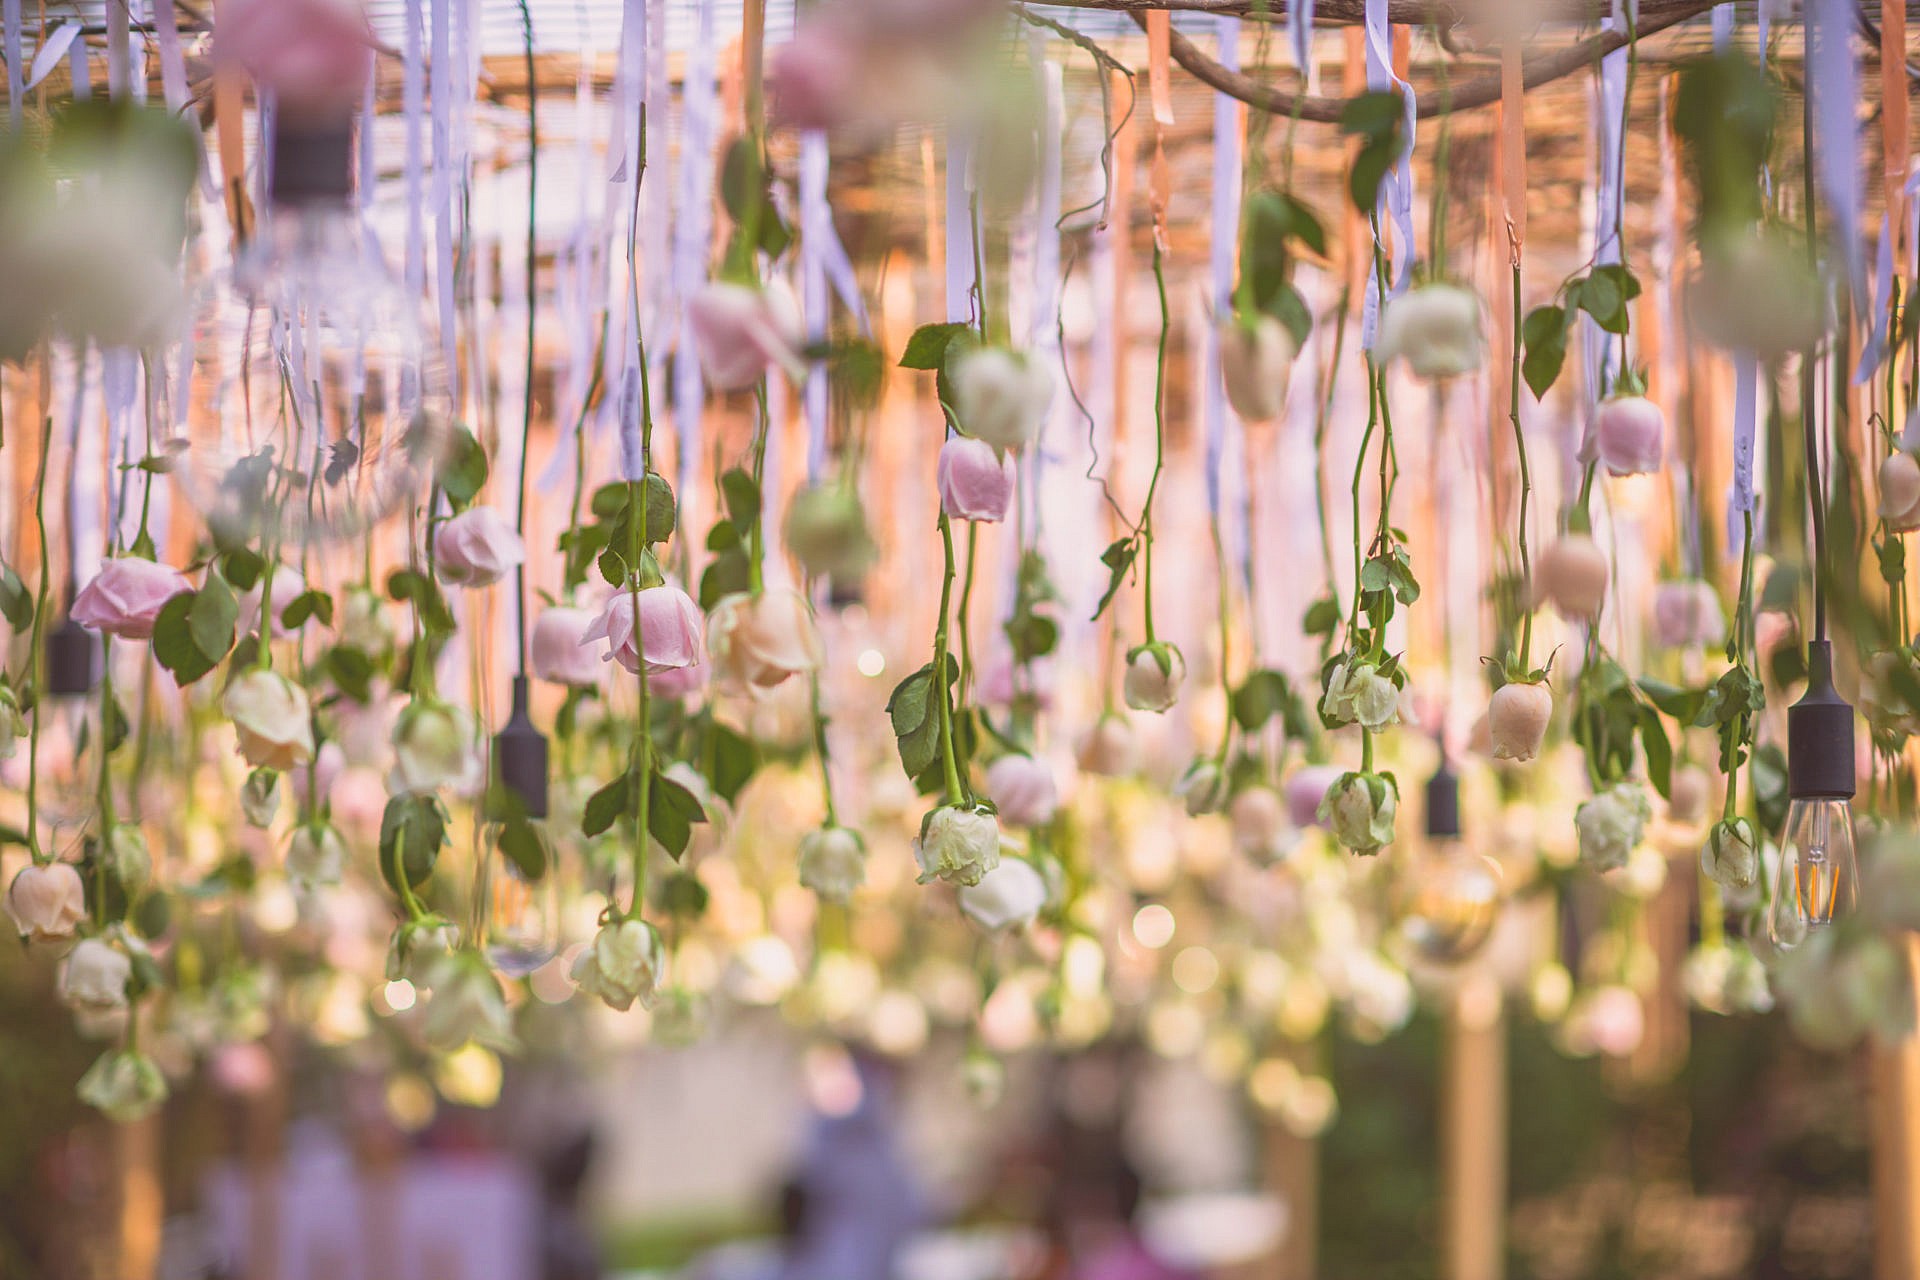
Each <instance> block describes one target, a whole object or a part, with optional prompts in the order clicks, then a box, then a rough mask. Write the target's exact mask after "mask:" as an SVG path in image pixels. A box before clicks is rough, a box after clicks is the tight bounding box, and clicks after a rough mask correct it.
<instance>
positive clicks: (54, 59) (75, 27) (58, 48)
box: [24, 22, 80, 97]
mask: <svg viewBox="0 0 1920 1280" xmlns="http://www.w3.org/2000/svg"><path fill="white" fill-rule="evenodd" d="M79 34H80V24H79V23H77V22H63V23H61V24H60V25H59V26H57V27H55V28H54V29H53V34H52V35H50V36H48V37H47V38H46V39H45V40H42V41H41V42H40V47H39V48H38V49H36V50H35V51H34V54H33V61H32V62H31V63H30V64H28V66H27V83H26V85H25V86H24V87H26V88H28V89H31V88H33V87H34V86H36V85H38V84H39V83H40V82H41V81H42V80H45V79H46V78H47V77H48V76H49V75H51V74H53V69H54V68H55V67H57V66H59V65H60V59H62V58H64V57H66V56H67V50H68V49H71V48H72V47H73V38H74V37H75V36H77V35H79ZM75 96H76V97H77V96H78V95H75Z"/></svg>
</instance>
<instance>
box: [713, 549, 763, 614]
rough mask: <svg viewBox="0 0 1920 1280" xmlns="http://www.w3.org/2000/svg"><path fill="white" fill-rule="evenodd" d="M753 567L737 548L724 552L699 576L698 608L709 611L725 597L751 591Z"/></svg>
mask: <svg viewBox="0 0 1920 1280" xmlns="http://www.w3.org/2000/svg"><path fill="white" fill-rule="evenodd" d="M752 586H753V566H752V564H751V563H750V562H749V561H748V560H747V555H746V552H744V551H741V550H740V549H739V548H737V547H736V548H734V549H733V550H731V551H727V552H724V553H723V554H721V555H719V556H717V557H716V558H715V559H714V561H713V563H711V564H709V565H708V566H707V568H706V572H704V573H702V574H701V575H700V608H701V609H703V610H707V611H711V610H712V609H713V607H714V606H715V605H717V604H719V603H720V602H721V601H722V600H724V599H725V598H726V597H728V596H731V595H738V594H739V593H740V592H742V591H747V590H750V589H752Z"/></svg>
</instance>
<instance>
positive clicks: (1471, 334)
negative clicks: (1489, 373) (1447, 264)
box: [1373, 280, 1487, 378]
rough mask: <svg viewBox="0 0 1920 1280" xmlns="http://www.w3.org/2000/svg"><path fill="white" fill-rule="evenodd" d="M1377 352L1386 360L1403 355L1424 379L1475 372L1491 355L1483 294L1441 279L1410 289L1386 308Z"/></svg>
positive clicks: (1382, 359)
mask: <svg viewBox="0 0 1920 1280" xmlns="http://www.w3.org/2000/svg"><path fill="white" fill-rule="evenodd" d="M1373 353H1374V358H1375V359H1376V360H1378V361H1379V363H1380V364H1382V365H1386V364H1389V363H1391V362H1392V361H1393V360H1394V359H1395V358H1396V357H1403V358H1404V359H1405V360H1406V362H1407V367H1408V368H1410V369H1412V370H1413V372H1414V373H1415V375H1416V376H1418V377H1422V378H1451V377H1455V376H1457V375H1459V374H1463V373H1471V372H1472V371H1473V370H1475V369H1478V368H1479V367H1480V366H1481V365H1482V364H1484V363H1485V362H1486V358H1487V346H1486V338H1485V336H1484V335H1483V334H1482V333H1481V329H1480V298H1479V296H1478V295H1477V294H1475V293H1474V292H1473V291H1472V290H1470V289H1463V288H1461V287H1460V286H1459V285H1457V284H1448V283H1446V282H1444V281H1438V280H1436V281H1433V282H1432V283H1429V284H1423V285H1420V286H1419V287H1418V288H1414V289H1410V290H1408V291H1407V292H1406V293H1403V294H1401V295H1400V296H1399V297H1398V298H1394V299H1392V300H1390V301H1389V302H1388V303H1387V305H1386V309H1385V310H1384V311H1383V312H1382V313H1381V316H1380V333H1379V336H1378V337H1377V339H1376V340H1375V342H1374V351H1373Z"/></svg>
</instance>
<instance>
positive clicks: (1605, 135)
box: [1579, 49, 1628, 462]
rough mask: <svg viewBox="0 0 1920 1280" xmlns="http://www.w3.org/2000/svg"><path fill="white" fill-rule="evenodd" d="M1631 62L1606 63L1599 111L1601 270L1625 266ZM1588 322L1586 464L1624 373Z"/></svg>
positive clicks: (1597, 255)
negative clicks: (1600, 411) (1602, 407)
mask: <svg viewBox="0 0 1920 1280" xmlns="http://www.w3.org/2000/svg"><path fill="white" fill-rule="evenodd" d="M1627 56H1628V55H1627V51H1626V50H1625V49H1617V50H1615V51H1614V52H1612V53H1610V54H1608V55H1607V56H1606V57H1605V58H1602V59H1601V61H1600V92H1599V96H1598V99H1597V101H1596V104H1595V108H1594V109H1595V111H1596V112H1597V113H1598V115H1599V129H1598V133H1599V138H1600V176H1599V181H1598V183H1597V184H1596V187H1595V194H1594V225H1593V245H1594V248H1593V261H1594V262H1595V264H1596V265H1600V266H1611V265H1614V264H1617V263H1619V262H1620V261H1622V255H1621V248H1622V245H1621V222H1620V220H1621V204H1622V195H1623V193H1624V191H1625V186H1626V176H1625V172H1624V170H1623V168H1622V164H1623V162H1624V158H1625V152H1626V146H1625V139H1624V138H1623V137H1622V136H1621V131H1620V124H1621V120H1620V113H1621V108H1622V106H1623V104H1624V103H1625V101H1626V96H1627ZM1584 322H1585V323H1584V327H1583V328H1582V330H1581V343H1582V350H1583V352H1584V354H1585V356H1586V369H1587V414H1586V421H1585V426H1584V430H1583V432H1582V434H1581V444H1580V450H1579V458H1580V460H1581V461H1582V462H1586V461H1589V460H1591V458H1592V452H1593V420H1594V410H1595V409H1596V408H1597V407H1598V406H1599V403H1600V398H1601V396H1603V395H1604V394H1605V393H1606V390H1607V387H1608V386H1609V384H1610V383H1611V381H1612V378H1611V376H1610V375H1611V374H1613V373H1615V372H1619V371H1616V370H1614V368H1613V357H1614V351H1615V346H1616V344H1617V342H1618V338H1617V337H1616V336H1615V335H1613V334H1610V333H1608V332H1607V331H1606V330H1604V329H1602V328H1601V327H1600V326H1599V325H1598V324H1597V323H1596V322H1595V321H1594V319H1593V317H1591V316H1587V317H1584Z"/></svg>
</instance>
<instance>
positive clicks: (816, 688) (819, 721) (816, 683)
mask: <svg viewBox="0 0 1920 1280" xmlns="http://www.w3.org/2000/svg"><path fill="white" fill-rule="evenodd" d="M808 682H809V683H810V684H811V685H812V695H813V752H814V755H815V756H816V757H818V758H819V761H820V795H821V797H822V798H823V799H824V800H825V801H826V807H827V825H828V826H830V827H837V826H839V825H840V816H839V814H838V812H837V811H836V810H835V809H834V805H833V769H832V767H831V764H830V761H829V759H828V756H827V717H826V716H825V715H824V714H823V713H822V712H821V710H820V673H819V672H818V671H815V672H813V673H812V674H811V675H810V676H809V677H808Z"/></svg>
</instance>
